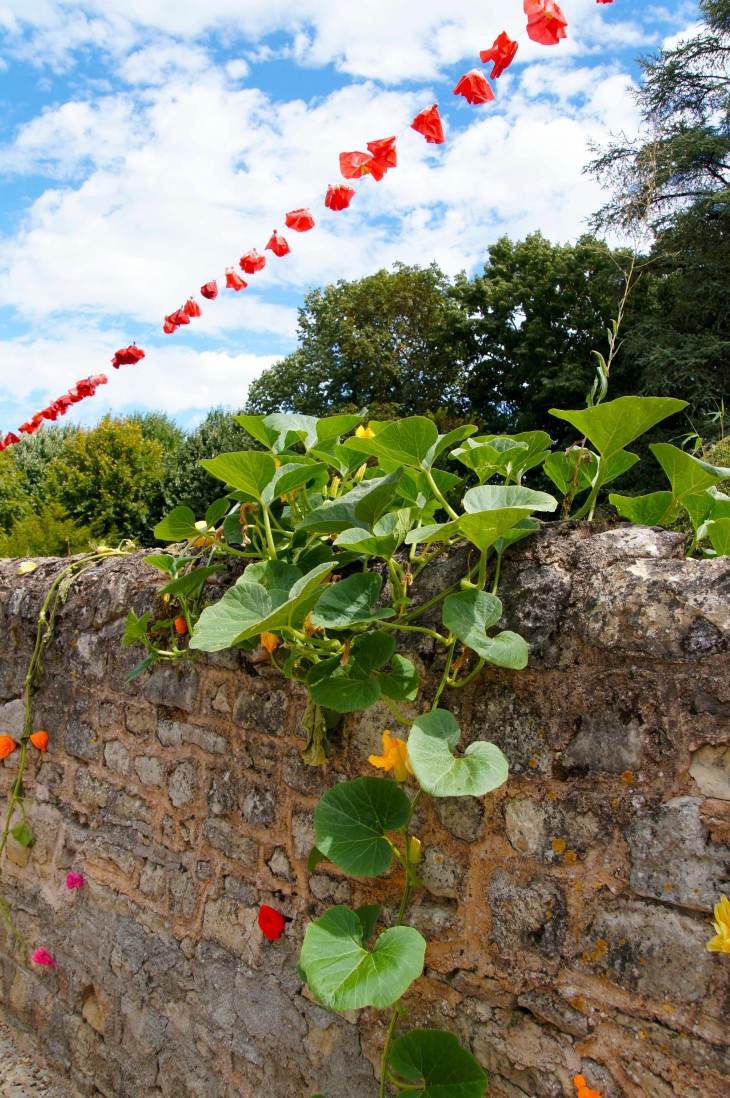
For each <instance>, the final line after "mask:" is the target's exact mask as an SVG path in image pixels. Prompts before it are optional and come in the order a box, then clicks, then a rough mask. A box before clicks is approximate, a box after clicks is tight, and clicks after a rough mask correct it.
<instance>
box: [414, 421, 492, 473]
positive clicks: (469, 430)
mask: <svg viewBox="0 0 730 1098" xmlns="http://www.w3.org/2000/svg"><path fill="white" fill-rule="evenodd" d="M478 430H479V428H478V427H474V426H473V425H472V424H469V423H465V424H464V425H463V426H462V427H456V428H455V429H454V430H453V431H449V432H448V434H445V435H439V436H438V438H437V439H436V442H435V443H434V445H433V446H432V447H431V449H430V450H429V452H428V453H427V454H426V456H425V458H424V459H423V460H422V462H421V468H422V469H428V470H430V469H431V466H432V465H433V463H434V461H435V460H436V458H437V457H438V456H439V454H442V453H443V451H444V450H447V449H448V448H449V446H456V444H457V442H463V441H464V439H466V438H468V437H469V435H475V434H476V433H477V431H478Z"/></svg>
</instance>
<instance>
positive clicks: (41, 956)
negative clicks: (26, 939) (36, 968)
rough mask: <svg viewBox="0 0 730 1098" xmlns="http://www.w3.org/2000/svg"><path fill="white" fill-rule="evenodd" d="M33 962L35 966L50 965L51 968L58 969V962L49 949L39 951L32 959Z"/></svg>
mask: <svg viewBox="0 0 730 1098" xmlns="http://www.w3.org/2000/svg"><path fill="white" fill-rule="evenodd" d="M31 961H32V962H33V964H34V965H50V967H51V968H55V967H56V962H55V961H54V960H53V957H51V955H50V953H49V952H48V950H47V949H42V948H41V949H37V950H36V951H35V953H34V954H33V956H32V957H31Z"/></svg>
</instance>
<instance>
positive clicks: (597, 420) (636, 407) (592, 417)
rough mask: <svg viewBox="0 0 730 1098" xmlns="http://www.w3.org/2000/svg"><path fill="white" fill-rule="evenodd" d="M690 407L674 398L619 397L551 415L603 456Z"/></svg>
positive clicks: (551, 410) (553, 412)
mask: <svg viewBox="0 0 730 1098" xmlns="http://www.w3.org/2000/svg"><path fill="white" fill-rule="evenodd" d="M686 407H687V401H686V400H675V399H674V398H673V397H636V396H626V397H619V398H618V400H609V401H606V403H605V404H598V405H596V406H595V407H593V408H585V409H584V410H582V411H578V412H563V411H560V409H558V408H551V409H550V415H551V416H555V417H556V419H564V420H566V421H567V422H568V423H571V424H572V425H573V427H575V428H576V430H577V431H578V432H579V434H581V435H584V436H585V437H586V438H587V439H588V440H589V441H590V442H592V443H593V445H594V446H595V448H596V449H597V450H598V452H599V454H601V456H602V457H604V458H608V457H610V456H611V455H612V454H615V453H617V452H618V451H619V450H623V449H625V447H627V446H628V445H629V443H631V442H633V441H634V439H635V438H639V436H640V435H643V434H645V433H646V431H649V430H651V428H652V427H654V426H656V424H657V423H660V422H661V421H662V420H663V419H666V418H667V416H673V415H675V414H676V413H677V412H681V411H682V409H683V408H686Z"/></svg>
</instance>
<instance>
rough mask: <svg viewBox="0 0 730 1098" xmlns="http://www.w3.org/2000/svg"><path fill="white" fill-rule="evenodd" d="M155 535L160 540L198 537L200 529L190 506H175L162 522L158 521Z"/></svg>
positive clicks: (183, 539)
mask: <svg viewBox="0 0 730 1098" xmlns="http://www.w3.org/2000/svg"><path fill="white" fill-rule="evenodd" d="M154 535H155V537H156V538H157V540H158V541H185V540H186V539H187V538H197V537H198V536H199V535H200V530H198V529H197V527H196V525H195V515H194V513H193V512H192V511H191V510H190V508H189V507H175V508H173V510H172V511H170V514H169V515H167V516H166V518H163V520H162V522H158V523H157V526H155V529H154Z"/></svg>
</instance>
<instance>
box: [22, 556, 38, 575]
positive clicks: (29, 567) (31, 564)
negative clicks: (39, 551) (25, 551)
mask: <svg viewBox="0 0 730 1098" xmlns="http://www.w3.org/2000/svg"><path fill="white" fill-rule="evenodd" d="M37 567H38V565H37V564H36V563H35V561H33V560H24V561H23V563H22V564H21V566H20V568H19V569H18V575H20V576H28V575H30V573H31V572H35V570H36V568H37Z"/></svg>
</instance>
